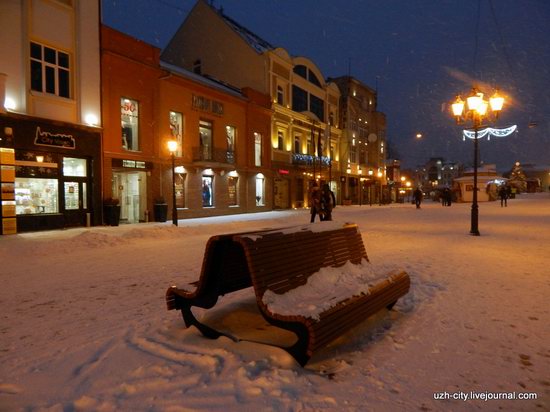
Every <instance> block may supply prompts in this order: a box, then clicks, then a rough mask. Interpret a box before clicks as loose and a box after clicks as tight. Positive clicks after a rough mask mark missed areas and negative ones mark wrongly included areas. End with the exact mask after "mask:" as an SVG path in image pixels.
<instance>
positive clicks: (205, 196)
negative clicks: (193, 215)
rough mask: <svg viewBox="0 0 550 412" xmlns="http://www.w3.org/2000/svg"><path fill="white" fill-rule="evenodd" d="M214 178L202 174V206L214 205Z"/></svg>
mask: <svg viewBox="0 0 550 412" xmlns="http://www.w3.org/2000/svg"><path fill="white" fill-rule="evenodd" d="M213 180H214V178H213V177H212V176H205V175H203V176H202V207H212V206H213V205H214V199H213V193H214V192H213V191H212V182H213Z"/></svg>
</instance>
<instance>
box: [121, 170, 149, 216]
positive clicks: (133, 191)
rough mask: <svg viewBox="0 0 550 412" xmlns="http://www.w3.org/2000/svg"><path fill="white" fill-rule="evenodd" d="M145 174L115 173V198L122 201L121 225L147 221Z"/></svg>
mask: <svg viewBox="0 0 550 412" xmlns="http://www.w3.org/2000/svg"><path fill="white" fill-rule="evenodd" d="M146 179H147V177H146V174H145V172H113V197H116V198H118V199H119V200H120V223H139V222H144V221H145V209H146V208H147V195H146V193H147V191H146V187H147V186H146Z"/></svg>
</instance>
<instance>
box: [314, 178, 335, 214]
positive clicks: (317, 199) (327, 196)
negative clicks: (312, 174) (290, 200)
mask: <svg viewBox="0 0 550 412" xmlns="http://www.w3.org/2000/svg"><path fill="white" fill-rule="evenodd" d="M309 204H310V206H311V220H310V222H311V223H313V222H314V221H315V216H317V215H319V220H320V221H321V222H323V221H328V220H332V209H334V206H336V198H335V196H334V193H333V192H332V190H330V187H329V185H328V184H326V183H325V184H324V185H323V187H322V188H319V185H318V184H317V182H314V183H313V186H312V187H311V191H310V195H309Z"/></svg>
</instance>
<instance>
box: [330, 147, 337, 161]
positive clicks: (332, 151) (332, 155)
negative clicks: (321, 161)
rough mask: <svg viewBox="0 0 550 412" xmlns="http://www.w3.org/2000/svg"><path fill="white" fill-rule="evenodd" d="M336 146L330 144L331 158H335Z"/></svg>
mask: <svg viewBox="0 0 550 412" xmlns="http://www.w3.org/2000/svg"><path fill="white" fill-rule="evenodd" d="M335 151H336V150H335V147H334V145H333V144H331V145H330V158H331V159H334V152H335Z"/></svg>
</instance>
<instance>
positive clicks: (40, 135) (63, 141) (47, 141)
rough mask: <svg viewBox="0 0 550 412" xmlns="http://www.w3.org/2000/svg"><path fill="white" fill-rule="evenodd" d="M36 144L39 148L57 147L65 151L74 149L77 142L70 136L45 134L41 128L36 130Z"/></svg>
mask: <svg viewBox="0 0 550 412" xmlns="http://www.w3.org/2000/svg"><path fill="white" fill-rule="evenodd" d="M34 144H35V145H38V146H55V147H62V148H64V149H74V148H75V147H76V141H75V139H74V137H73V136H72V135H70V134H61V133H50V132H43V131H42V130H40V127H37V128H36V136H35V138H34Z"/></svg>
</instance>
